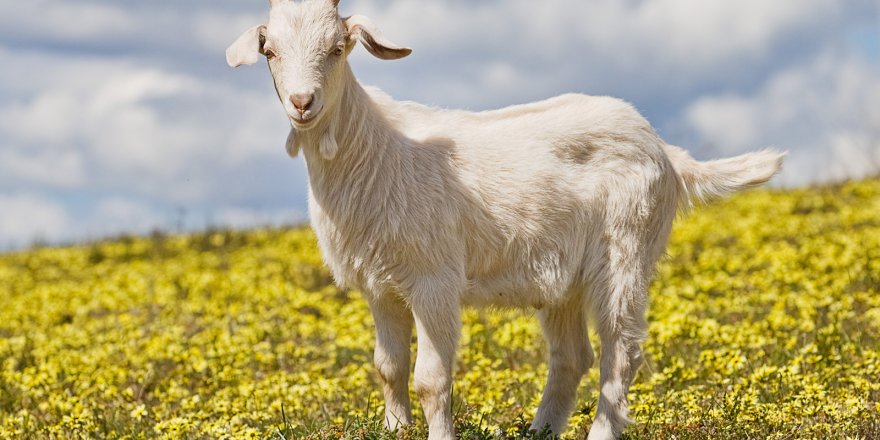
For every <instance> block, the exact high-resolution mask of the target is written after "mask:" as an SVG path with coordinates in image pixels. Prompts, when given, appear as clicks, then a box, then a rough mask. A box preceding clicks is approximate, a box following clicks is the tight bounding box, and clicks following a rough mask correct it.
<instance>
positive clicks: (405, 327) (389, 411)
mask: <svg viewBox="0 0 880 440" xmlns="http://www.w3.org/2000/svg"><path fill="white" fill-rule="evenodd" d="M369 301H370V310H372V312H373V321H375V323H376V351H375V352H374V354H373V362H374V363H375V364H376V370H377V371H378V372H379V377H381V378H382V382H383V391H384V392H385V427H386V428H388V429H389V430H390V431H394V430H396V429H397V428H399V427H401V426H403V425H408V424H410V423H412V410H411V408H410V403H409V390H408V385H409V367H410V363H409V351H410V339H411V338H412V326H413V317H412V313H411V312H410V310H409V308H407V306H406V304H404V303H403V301H401V300H400V299H399V298H397V297H395V296H393V295H381V296H379V297H373V298H369Z"/></svg>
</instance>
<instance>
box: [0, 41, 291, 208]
mask: <svg viewBox="0 0 880 440" xmlns="http://www.w3.org/2000/svg"><path fill="white" fill-rule="evenodd" d="M21 57H22V58H27V59H29V61H30V62H31V64H29V65H21V64H14V65H12V66H11V68H10V70H12V71H14V72H15V73H17V74H18V75H22V76H27V75H28V70H29V69H32V68H33V67H35V66H36V65H40V64H47V63H52V64H53V66H54V68H53V69H52V71H51V72H47V71H38V72H36V75H38V76H40V77H41V78H40V80H39V81H23V82H22V83H21V84H20V85H19V90H18V93H19V94H21V95H23V96H22V97H20V98H18V99H14V100H11V101H10V102H6V103H3V102H0V146H2V147H3V149H2V154H0V170H9V174H7V175H6V176H5V177H3V178H0V180H7V181H8V180H9V179H11V178H17V179H19V180H20V181H27V182H31V183H37V184H49V185H55V186H63V187H66V188H69V189H76V188H80V189H84V188H105V187H110V186H112V187H113V189H114V190H116V191H130V192H134V193H137V194H141V195H145V196H151V197H161V198H165V199H166V200H169V201H171V202H175V203H192V202H196V201H201V200H205V199H206V198H210V197H217V196H219V195H222V194H224V190H223V188H221V187H218V186H217V185H216V183H217V182H216V178H217V175H216V172H217V171H221V170H226V171H232V170H235V169H236V168H238V167H240V166H241V164H243V163H246V162H247V161H249V160H251V159H253V158H256V157H261V156H264V155H267V154H277V155H281V154H282V153H281V152H282V148H283V142H284V138H285V137H286V127H285V123H284V117H283V114H282V113H281V111H280V110H278V109H277V108H276V107H277V103H276V102H275V97H274V96H272V95H271V94H268V93H261V92H264V91H265V90H261V89H257V90H256V91H255V90H253V89H240V88H236V87H234V86H231V85H229V84H225V83H222V82H219V81H215V80H210V79H202V78H196V77H194V76H192V75H187V74H182V73H178V72H172V71H167V70H163V69H160V68H156V67H151V66H143V65H139V64H137V63H134V62H131V61H127V60H106V59H91V60H81V59H78V58H76V57H66V56H55V55H50V54H39V55H35V54H33V53H24V54H23V55H22V56H21ZM2 58H7V59H8V58H19V52H18V51H13V50H2V49H0V59H2ZM266 86H267V87H269V88H271V85H268V84H266ZM273 110H274V111H273ZM273 116H274V118H273ZM19 183H22V182H19Z"/></svg>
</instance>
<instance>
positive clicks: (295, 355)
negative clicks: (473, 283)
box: [0, 180, 880, 439]
mask: <svg viewBox="0 0 880 440" xmlns="http://www.w3.org/2000/svg"><path fill="white" fill-rule="evenodd" d="M650 297H651V306H650V308H649V312H648V321H649V323H650V327H649V334H648V339H647V341H646V342H645V344H644V347H645V356H646V362H645V365H644V366H643V367H642V369H641V370H640V371H639V373H638V375H637V377H636V380H635V382H634V383H633V386H632V388H631V392H630V401H631V402H632V406H631V417H632V418H633V419H634V420H635V421H636V423H635V424H634V425H632V426H631V427H630V429H629V430H628V431H627V433H626V434H625V436H626V437H627V438H630V439H642V438H650V439H667V438H677V439H698V438H699V439H703V438H706V439H709V438H712V439H716V438H731V439H734V438H735V439H741V438H776V439H790V438H865V439H870V438H880V180H867V181H862V182H854V183H847V184H842V185H838V186H834V187H822V188H812V189H800V190H789V191H779V190H757V191H750V192H747V193H745V194H742V195H739V196H737V197H734V198H731V199H728V200H726V201H723V202H718V203H714V204H712V205H710V206H707V207H699V208H696V209H694V210H693V212H691V213H690V214H688V215H687V216H682V218H680V219H679V220H678V221H677V222H676V226H675V230H674V232H673V238H672V241H671V243H670V246H669V249H668V256H667V257H666V258H665V259H664V260H663V261H662V262H661V264H660V265H659V267H658V271H657V277H656V280H655V282H654V284H653V285H652V287H651V293H650ZM0 304H2V307H0V437H2V438H40V439H42V438H56V439H68V438H171V439H181V438H193V439H200V438H211V439H214V438H235V439H238V438H253V439H269V438H272V439H292V438H309V439H331V438H332V439H337V438H365V439H393V438H397V436H396V435H395V434H391V433H387V432H385V431H384V430H383V429H382V428H381V414H382V409H383V408H382V398H381V389H380V386H379V385H378V377H377V374H376V373H375V372H374V370H373V366H372V347H373V334H374V331H373V323H372V318H371V316H370V314H369V310H368V307H367V305H366V303H365V302H364V300H363V299H362V298H361V295H360V293H359V292H355V291H348V290H341V289H338V288H336V287H335V286H334V285H333V283H332V279H331V277H330V275H329V273H328V272H327V270H326V269H325V268H324V267H323V266H322V264H321V257H320V255H319V252H318V250H317V247H316V243H315V239H314V236H313V234H312V233H311V231H309V230H308V229H306V228H295V229H262V230H253V231H209V232H204V233H198V234H193V235H166V234H159V233H156V234H153V235H152V236H148V237H125V238H120V239H115V240H110V241H103V242H98V243H93V244H87V245H80V246H71V247H64V248H42V249H34V250H29V251H23V252H17V253H11V254H6V255H2V256H0ZM464 323H465V327H464V329H463V334H462V340H461V350H460V353H459V358H458V363H457V367H456V373H455V385H454V398H453V401H454V403H453V405H454V411H455V414H456V419H457V429H458V432H459V435H460V437H462V438H540V437H541V436H540V435H537V434H531V433H528V432H527V430H526V429H525V427H527V426H528V421H530V418H531V416H532V415H533V413H534V411H535V409H536V407H537V404H538V400H539V398H540V393H541V389H542V386H543V382H544V380H545V378H546V374H547V370H546V364H545V361H544V359H545V356H546V347H545V345H544V342H543V340H542V338H541V335H540V330H539V326H538V323H537V320H536V319H535V316H534V312H530V311H516V310H468V311H467V312H466V313H465V315H464ZM592 340H593V341H594V347H595V348H596V349H597V350H601V347H600V346H599V344H598V340H597V338H596V337H595V335H592ZM597 381H598V369H597V368H595V366H594V368H593V369H592V370H591V371H590V373H589V374H588V376H587V377H586V378H585V380H584V381H583V382H582V384H581V387H580V390H579V393H580V398H579V401H578V409H577V410H576V413H575V415H574V417H573V418H572V422H571V424H570V428H569V430H568V432H567V433H566V437H568V438H576V439H580V438H584V437H585V436H586V433H587V431H588V429H589V424H590V421H591V417H592V416H593V415H594V414H595V402H596V399H597V397H598V389H597V386H596V383H597ZM413 397H414V396H413ZM416 416H417V420H421V419H419V418H418V417H419V416H420V414H419V409H418V405H417V404H416ZM425 433H426V430H425V426H424V421H419V422H417V423H416V425H415V426H413V427H411V428H408V429H407V430H405V431H404V432H401V433H399V435H400V437H402V438H412V439H416V438H423V437H424V435H425Z"/></svg>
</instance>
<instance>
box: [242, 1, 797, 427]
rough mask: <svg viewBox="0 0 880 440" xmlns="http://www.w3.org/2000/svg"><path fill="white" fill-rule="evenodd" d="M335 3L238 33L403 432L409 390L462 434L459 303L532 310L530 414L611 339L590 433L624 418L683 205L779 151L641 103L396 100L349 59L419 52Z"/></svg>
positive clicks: (552, 408) (295, 5) (549, 403)
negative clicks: (361, 78)
mask: <svg viewBox="0 0 880 440" xmlns="http://www.w3.org/2000/svg"><path fill="white" fill-rule="evenodd" d="M337 3H338V0H336V1H334V0H307V1H303V2H292V1H288V0H271V1H270V5H271V8H270V13H269V21H268V22H267V24H264V25H259V26H256V27H254V28H251V29H249V30H248V31H247V32H245V33H244V35H242V36H241V37H240V38H239V39H238V40H237V41H236V42H235V43H233V44H232V46H230V47H229V49H228V50H227V61H228V62H229V64H230V65H232V66H239V65H241V64H252V63H254V62H256V61H257V58H258V53H262V54H264V55H265V56H266V57H267V58H268V63H269V69H270V71H271V73H272V77H273V78H274V80H275V87H276V90H277V91H278V96H279V97H280V98H281V103H282V105H283V106H284V108H285V110H286V112H287V114H288V115H289V118H290V121H291V124H292V127H293V129H292V132H291V137H290V138H289V139H288V151H289V153H290V154H291V155H296V154H297V152H298V151H299V150H302V151H303V154H304V155H305V160H306V164H307V167H308V174H309V183H310V187H309V212H310V217H311V221H312V225H313V226H314V229H315V232H316V234H317V236H318V240H319V243H320V246H321V250H322V251H323V253H324V258H325V260H326V262H327V264H328V265H329V266H330V269H331V270H332V272H333V275H334V277H335V279H336V282H337V283H338V284H339V285H342V286H350V287H354V288H358V289H360V290H362V291H363V292H364V294H365V296H366V299H367V301H368V302H369V304H370V307H371V309H372V312H373V317H374V319H375V324H376V332H377V338H376V350H375V364H376V368H377V369H378V371H379V375H380V376H381V378H382V380H383V381H384V392H385V422H386V424H387V426H388V428H389V429H394V428H396V427H397V426H399V425H400V424H408V423H410V422H411V421H412V416H411V414H410V400H409V394H408V391H407V382H408V378H409V366H410V359H409V352H410V346H409V343H410V337H411V334H412V327H413V324H415V328H416V333H417V336H418V356H417V358H416V365H415V390H416V393H417V395H418V397H419V399H420V400H421V403H422V406H423V407H424V412H425V415H426V417H427V421H428V427H429V432H430V434H429V438H430V439H451V438H454V430H453V426H452V416H451V410H450V403H451V402H450V390H451V386H452V370H453V363H454V359H455V353H456V347H457V344H458V340H459V331H460V327H461V321H460V317H459V316H460V308H461V306H462V305H468V304H469V305H500V306H515V307H534V308H536V309H538V310H539V312H538V315H539V317H540V321H541V325H542V327H543V330H544V334H545V336H546V339H547V344H548V346H549V352H550V359H549V370H550V373H549V377H548V380H547V385H546V387H545V389H544V395H543V398H542V399H541V403H540V406H539V407H538V412H537V415H536V417H535V420H534V422H533V424H532V427H533V428H535V429H541V428H543V427H545V426H548V425H549V427H550V429H552V431H553V432H554V433H562V432H563V430H564V429H565V426H566V423H567V421H568V418H569V415H570V413H571V411H572V409H573V407H574V404H575V400H576V390H577V387H578V384H579V383H580V380H581V377H582V376H583V374H584V373H585V372H586V371H587V369H588V368H589V367H590V365H591V364H592V362H593V351H592V348H591V347H590V341H589V339H588V337H587V322H588V317H590V318H591V319H592V320H593V321H594V325H595V327H596V329H597V331H598V334H599V336H600V337H601V342H602V352H601V359H600V382H601V394H600V397H599V405H598V410H597V414H596V419H595V421H594V422H593V426H592V428H591V430H590V439H609V438H614V437H617V436H618V435H619V434H620V433H621V431H622V430H623V429H624V427H625V425H626V424H627V423H628V420H627V398H626V395H627V389H628V387H629V384H630V382H631V381H632V379H633V374H634V373H635V371H636V369H637V368H638V366H639V364H640V363H641V362H642V355H641V352H640V348H639V344H640V343H641V342H642V340H643V339H644V337H645V328H646V324H645V321H644V312H645V307H646V305H647V303H648V299H647V288H648V284H649V281H650V279H651V276H652V271H653V267H654V264H655V263H656V261H657V259H658V258H659V257H660V255H661V254H662V253H663V251H664V247H665V245H666V241H667V237H668V235H669V231H670V227H671V225H672V221H673V218H674V217H675V215H676V210H677V208H680V207H683V206H686V205H688V204H689V203H690V201H691V199H692V198H698V199H707V198H710V197H714V196H721V195H724V194H727V193H730V192H732V191H736V190H740V189H743V188H747V187H750V186H754V185H758V184H761V183H764V182H766V181H767V180H768V179H770V177H771V176H773V174H774V173H776V172H777V171H778V169H779V167H780V166H781V163H782V156H783V155H782V154H779V153H776V152H772V151H762V152H758V153H751V154H746V155H742V156H739V157H735V158H731V159H724V160H718V161H712V162H705V163H701V162H697V161H695V160H694V159H692V158H691V157H690V156H689V155H688V154H687V153H686V152H685V151H684V150H682V149H680V148H677V147H674V146H670V145H667V144H666V143H665V142H663V141H662V140H661V139H660V138H659V137H658V136H657V134H656V133H655V132H654V130H653V129H652V128H651V126H650V124H648V122H647V121H645V120H644V119H643V118H642V117H641V116H640V115H639V113H638V112H636V110H634V109H633V108H632V107H631V106H630V105H629V104H627V103H625V102H622V101H620V100H617V99H613V98H608V97H591V96H583V95H574V94H571V95H564V96H559V97H556V98H552V99H548V100H546V101H541V102H537V103H532V104H526V105H520V106H514V107H508V108H505V109H501V110H495V111H488V112H480V113H470V112H464V111H450V110H439V109H435V108H429V107H425V106H422V105H419V104H415V103H410V102H396V101H394V100H392V99H391V98H390V97H388V96H386V95H384V94H383V93H382V92H380V91H379V90H376V89H364V88H363V87H362V86H361V85H360V84H359V83H358V82H357V80H356V79H355V77H354V75H353V74H352V72H351V69H350V68H349V65H348V62H347V61H346V57H347V56H348V54H349V53H350V52H351V50H352V49H353V48H354V46H355V42H356V41H360V42H361V43H362V44H363V45H364V47H365V48H366V49H367V50H368V51H369V52H370V53H372V54H373V55H375V56H377V57H379V58H381V59H396V58H401V57H404V56H406V55H408V54H409V53H410V49H407V48H402V47H399V46H397V45H395V44H393V43H391V42H389V41H387V40H385V39H384V38H383V37H382V35H380V34H379V32H378V30H377V29H376V28H375V27H374V26H373V25H372V24H371V23H370V21H369V20H368V19H367V18H365V17H363V16H357V15H356V16H352V17H348V18H340V17H339V14H338V9H337V6H338V5H337Z"/></svg>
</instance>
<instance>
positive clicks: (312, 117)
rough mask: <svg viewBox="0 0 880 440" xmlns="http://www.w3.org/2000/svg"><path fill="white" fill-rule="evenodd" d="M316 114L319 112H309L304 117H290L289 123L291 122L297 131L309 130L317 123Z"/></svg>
mask: <svg viewBox="0 0 880 440" xmlns="http://www.w3.org/2000/svg"><path fill="white" fill-rule="evenodd" d="M318 113H319V112H311V111H310V112H307V113H306V114H304V115H292V116H290V122H292V123H293V126H294V127H296V128H297V129H307V128H311V127H312V126H314V125H315V123H316V122H317V121H318Z"/></svg>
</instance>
